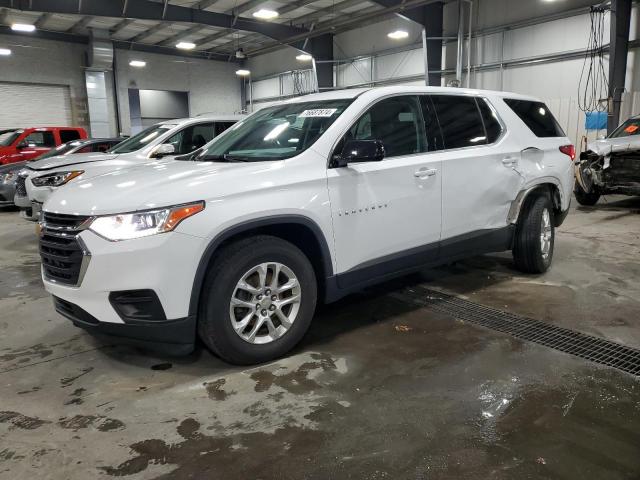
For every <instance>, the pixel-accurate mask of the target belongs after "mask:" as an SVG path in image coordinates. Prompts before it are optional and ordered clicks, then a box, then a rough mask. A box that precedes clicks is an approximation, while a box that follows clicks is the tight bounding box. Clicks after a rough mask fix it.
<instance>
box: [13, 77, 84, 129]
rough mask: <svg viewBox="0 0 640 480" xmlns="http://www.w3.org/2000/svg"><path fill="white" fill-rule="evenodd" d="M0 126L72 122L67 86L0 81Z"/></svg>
mask: <svg viewBox="0 0 640 480" xmlns="http://www.w3.org/2000/svg"><path fill="white" fill-rule="evenodd" d="M0 112H1V114H0V129H3V128H14V127H47V126H51V127H54V126H65V125H71V121H72V120H71V97H70V95H69V87H67V86H60V85H37V84H26V83H2V82H0Z"/></svg>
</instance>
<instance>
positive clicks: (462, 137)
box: [430, 95, 522, 256]
mask: <svg viewBox="0 0 640 480" xmlns="http://www.w3.org/2000/svg"><path fill="white" fill-rule="evenodd" d="M430 99H431V101H432V102H433V106H434V108H435V111H436V114H437V117H438V121H439V124H440V128H441V130H442V136H443V141H444V150H443V151H442V153H441V155H440V158H441V159H442V253H443V255H444V256H451V255H458V254H463V253H465V251H473V250H474V249H478V250H482V247H483V246H484V245H479V244H477V243H476V242H475V241H474V238H477V239H478V241H481V239H486V238H487V236H489V237H490V236H491V231H493V230H498V229H502V228H504V227H506V226H507V216H508V213H509V209H510V207H511V202H512V201H513V200H515V198H516V196H517V194H518V192H519V190H520V187H521V185H522V178H521V176H520V175H519V174H518V172H517V171H516V170H515V169H514V166H515V165H517V163H518V161H519V158H520V146H519V144H518V142H517V141H516V140H515V139H513V138H511V137H510V136H509V135H508V134H506V132H503V126H502V123H501V121H500V119H499V118H498V116H497V113H496V112H495V110H494V109H493V108H492V106H490V105H489V103H488V102H487V100H486V99H484V98H482V97H474V96H469V95H431V96H430Z"/></svg>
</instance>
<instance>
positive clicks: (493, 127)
mask: <svg viewBox="0 0 640 480" xmlns="http://www.w3.org/2000/svg"><path fill="white" fill-rule="evenodd" d="M477 101H478V107H479V108H480V115H482V123H484V129H485V131H486V132H487V143H493V142H495V141H496V140H498V137H499V136H500V133H502V126H501V125H500V122H499V121H498V119H497V118H496V114H495V112H494V111H493V110H491V108H490V107H489V105H487V101H486V100H485V99H484V98H478V99H477Z"/></svg>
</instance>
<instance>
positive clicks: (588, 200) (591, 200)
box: [573, 182, 600, 207]
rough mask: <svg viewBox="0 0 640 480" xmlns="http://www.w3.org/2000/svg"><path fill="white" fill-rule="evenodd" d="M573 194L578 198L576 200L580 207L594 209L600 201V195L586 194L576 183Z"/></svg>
mask: <svg viewBox="0 0 640 480" xmlns="http://www.w3.org/2000/svg"><path fill="white" fill-rule="evenodd" d="M573 194H574V195H575V196H576V200H577V201H578V203H579V204H580V205H584V206H587V207H592V206H593V205H595V204H596V203H598V200H600V194H599V193H593V192H588V193H587V192H585V191H584V189H583V188H582V186H581V185H580V184H579V183H578V182H576V185H575V187H574V188H573Z"/></svg>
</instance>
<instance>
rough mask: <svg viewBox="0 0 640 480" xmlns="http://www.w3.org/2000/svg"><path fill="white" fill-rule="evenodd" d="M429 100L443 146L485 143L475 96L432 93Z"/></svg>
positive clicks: (457, 146)
mask: <svg viewBox="0 0 640 480" xmlns="http://www.w3.org/2000/svg"><path fill="white" fill-rule="evenodd" d="M431 100H432V101H433V106H434V107H435V110H436V113H437V115H438V121H439V122H440V129H441V131H442V137H443V139H444V147H445V148H447V149H449V148H462V147H473V146H476V145H484V144H486V143H487V135H486V133H485V131H484V126H483V124H482V118H480V111H479V110H478V105H477V104H476V99H475V98H473V97H463V96H459V95H432V96H431Z"/></svg>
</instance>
